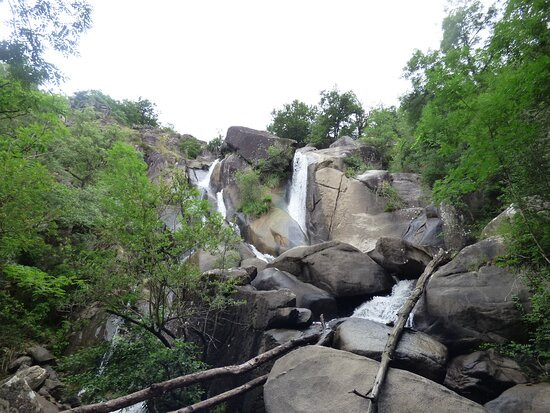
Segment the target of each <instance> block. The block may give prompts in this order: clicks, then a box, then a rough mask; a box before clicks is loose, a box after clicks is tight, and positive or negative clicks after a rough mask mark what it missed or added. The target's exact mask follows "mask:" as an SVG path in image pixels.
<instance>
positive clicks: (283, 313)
mask: <svg viewBox="0 0 550 413" xmlns="http://www.w3.org/2000/svg"><path fill="white" fill-rule="evenodd" d="M312 322H313V313H312V312H311V310H309V309H307V308H288V307H286V308H278V309H277V310H275V312H274V314H273V316H272V317H271V319H270V320H269V322H268V324H267V328H305V327H307V326H309V325H310V324H311V323H312Z"/></svg>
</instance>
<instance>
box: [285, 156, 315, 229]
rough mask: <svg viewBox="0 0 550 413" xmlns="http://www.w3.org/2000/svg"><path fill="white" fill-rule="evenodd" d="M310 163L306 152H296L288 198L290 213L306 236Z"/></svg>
mask: <svg viewBox="0 0 550 413" xmlns="http://www.w3.org/2000/svg"><path fill="white" fill-rule="evenodd" d="M309 163H310V161H309V159H308V157H307V154H306V153H303V152H300V151H296V152H295V153H294V161H293V162H292V182H291V184H290V195H289V198H288V214H289V215H290V217H291V218H292V219H293V220H294V221H296V223H297V224H298V225H299V226H300V228H301V229H302V231H303V233H304V234H306V236H307V229H306V200H307V178H308V176H307V169H308V165H309Z"/></svg>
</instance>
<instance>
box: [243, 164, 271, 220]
mask: <svg viewBox="0 0 550 413" xmlns="http://www.w3.org/2000/svg"><path fill="white" fill-rule="evenodd" d="M235 176H236V179H237V186H238V187H239V192H240V195H241V205H240V207H239V210H240V211H242V212H244V213H245V214H246V215H249V216H251V217H257V216H260V215H263V214H265V213H267V212H269V210H270V209H271V202H272V199H271V195H267V194H266V192H267V190H266V188H265V187H264V186H263V185H262V183H261V181H260V173H259V172H258V171H255V170H254V169H246V170H244V171H238V172H237V173H236V175H235Z"/></svg>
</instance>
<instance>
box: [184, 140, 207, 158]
mask: <svg viewBox="0 0 550 413" xmlns="http://www.w3.org/2000/svg"><path fill="white" fill-rule="evenodd" d="M180 149H181V151H182V152H183V153H184V154H185V156H186V157H187V158H189V159H196V158H197V156H199V155H200V154H201V152H202V145H201V144H200V143H199V142H198V141H196V140H195V139H185V140H184V141H182V142H181V143H180Z"/></svg>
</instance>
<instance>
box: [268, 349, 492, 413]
mask: <svg viewBox="0 0 550 413" xmlns="http://www.w3.org/2000/svg"><path fill="white" fill-rule="evenodd" d="M378 367H379V363H378V362H377V361H374V360H371V359H368V358H365V357H361V356H358V355H356V354H352V353H348V352H345V351H341V350H335V349H329V348H326V347H318V346H307V347H302V348H300V349H297V350H294V351H293V352H291V353H289V354H287V355H285V356H284V357H282V358H280V359H279V360H277V361H276V362H275V365H274V366H273V369H272V370H271V372H270V374H269V377H268V380H267V383H266V384H265V385H264V400H265V407H266V412H267V413H311V412H316V413H334V412H346V413H356V412H357V413H359V412H360V413H364V412H365V411H366V407H367V405H368V404H367V401H366V400H365V399H363V398H361V397H358V396H354V395H353V394H351V393H350V392H352V391H353V390H354V389H358V390H363V389H368V387H369V386H370V385H371V383H373V381H374V378H375V376H376V373H377V371H378ZM378 412H379V413H395V412H399V413H418V412H445V413H464V412H468V413H481V412H485V409H484V408H483V406H480V405H478V404H476V403H474V402H472V401H470V400H468V399H466V398H464V397H461V396H459V395H457V394H456V393H454V392H452V391H450V390H449V389H447V388H445V387H443V386H441V385H439V384H437V383H434V382H432V381H430V380H428V379H426V378H424V377H421V376H418V375H416V374H413V373H410V372H408V371H405V370H399V369H390V371H389V373H388V376H387V378H386V382H385V385H384V391H383V392H381V394H380V399H379V403H378Z"/></svg>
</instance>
